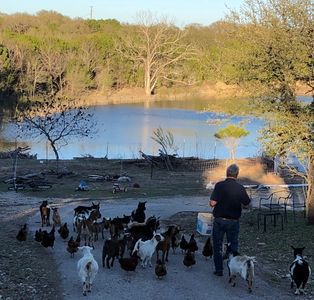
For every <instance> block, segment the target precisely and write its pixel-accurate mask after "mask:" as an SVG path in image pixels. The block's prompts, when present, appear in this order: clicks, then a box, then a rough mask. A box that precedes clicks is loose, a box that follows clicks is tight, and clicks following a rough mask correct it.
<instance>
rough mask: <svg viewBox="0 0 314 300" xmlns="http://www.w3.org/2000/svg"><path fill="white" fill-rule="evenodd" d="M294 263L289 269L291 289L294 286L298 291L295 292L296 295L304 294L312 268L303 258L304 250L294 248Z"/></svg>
mask: <svg viewBox="0 0 314 300" xmlns="http://www.w3.org/2000/svg"><path fill="white" fill-rule="evenodd" d="M291 248H292V249H293V252H294V253H293V254H294V261H293V262H292V263H291V265H290V268H289V273H290V279H291V288H293V284H294V283H295V285H296V290H295V292H294V294H295V295H300V293H301V294H304V288H305V285H306V283H307V282H308V279H309V277H310V276H311V268H310V266H309V264H308V262H307V261H305V260H304V258H303V254H302V253H303V250H304V249H305V247H302V248H294V247H293V246H291Z"/></svg>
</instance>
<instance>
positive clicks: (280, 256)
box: [239, 210, 314, 296]
mask: <svg viewBox="0 0 314 300" xmlns="http://www.w3.org/2000/svg"><path fill="white" fill-rule="evenodd" d="M257 212H258V211H257V210H253V211H250V212H247V213H244V214H243V216H242V219H241V229H240V238H239V240H240V247H241V252H242V253H245V254H247V255H252V256H255V257H256V258H257V266H258V268H259V269H260V270H262V271H264V272H265V273H267V276H265V278H269V279H270V281H272V282H273V283H276V284H277V285H280V286H282V288H286V289H287V288H290V282H289V280H288V278H286V275H287V274H288V270H289V266H290V264H291V262H292V261H293V250H292V249H291V246H294V247H304V246H305V250H304V253H303V254H304V255H305V256H306V258H307V261H308V262H309V264H310V266H313V265H314V256H313V253H314V239H313V237H314V226H309V225H307V224H306V219H305V218H304V217H303V213H302V212H298V213H297V214H296V219H295V222H294V218H293V213H292V212H290V211H289V212H288V222H287V223H285V222H284V230H283V231H282V230H281V227H280V226H276V227H274V226H272V224H271V223H270V220H268V223H267V232H266V233H263V232H262V231H263V228H260V230H259V231H258V229H257ZM312 279H313V276H312ZM306 289H307V291H308V293H307V294H308V295H309V296H310V295H314V285H313V284H312V283H311V281H310V282H309V283H308V285H307V288H306Z"/></svg>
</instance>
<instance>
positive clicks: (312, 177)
mask: <svg viewBox="0 0 314 300" xmlns="http://www.w3.org/2000/svg"><path fill="white" fill-rule="evenodd" d="M306 216H307V223H308V224H311V225H314V154H312V155H310V157H309V174H308V191H307V199H306Z"/></svg>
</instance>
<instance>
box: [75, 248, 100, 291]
mask: <svg viewBox="0 0 314 300" xmlns="http://www.w3.org/2000/svg"><path fill="white" fill-rule="evenodd" d="M78 249H79V250H82V251H83V254H84V255H83V257H82V258H81V259H80V260H79V261H78V262H77V270H78V274H79V277H80V279H81V281H82V282H83V295H84V296H86V292H91V288H92V283H93V281H94V279H95V277H96V274H97V272H98V264H97V261H96V260H95V259H94V257H93V255H92V253H91V250H92V249H93V248H91V247H89V246H83V247H78Z"/></svg>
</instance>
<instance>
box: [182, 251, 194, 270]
mask: <svg viewBox="0 0 314 300" xmlns="http://www.w3.org/2000/svg"><path fill="white" fill-rule="evenodd" d="M183 264H184V265H185V266H186V267H188V268H191V267H192V266H193V265H195V264H196V261H195V254H194V252H191V250H190V249H188V250H187V252H186V253H185V255H184V258H183Z"/></svg>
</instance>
